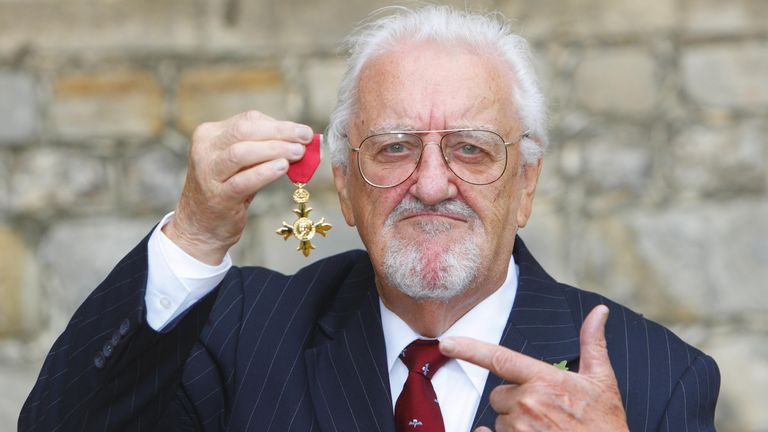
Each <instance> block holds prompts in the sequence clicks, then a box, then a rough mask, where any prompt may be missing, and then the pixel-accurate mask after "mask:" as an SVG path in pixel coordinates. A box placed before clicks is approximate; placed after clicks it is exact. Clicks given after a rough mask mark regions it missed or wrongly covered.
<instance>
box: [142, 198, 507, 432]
mask: <svg viewBox="0 0 768 432" xmlns="http://www.w3.org/2000/svg"><path fill="white" fill-rule="evenodd" d="M171 217H173V213H169V214H167V215H166V216H165V217H164V218H163V219H162V221H161V222H160V224H158V226H157V227H156V228H155V230H154V231H153V232H152V235H151V236H150V238H149V244H148V246H147V254H148V260H149V263H148V264H149V275H148V278H147V290H146V294H145V298H144V301H145V303H146V307H147V322H148V323H149V325H150V327H152V328H153V329H155V330H156V331H164V330H167V329H170V328H171V327H172V323H173V322H174V320H175V319H176V318H178V317H179V316H180V315H182V314H183V313H184V311H186V310H187V309H188V308H189V307H190V306H192V305H193V304H195V302H197V301H198V300H200V299H201V298H203V297H204V296H205V295H206V294H208V293H209V292H211V291H212V290H213V289H214V288H215V287H216V285H218V284H219V283H220V282H221V281H222V280H223V279H224V276H225V274H226V273H227V271H228V270H229V268H230V267H231V266H232V260H231V259H230V256H229V254H227V255H226V256H225V257H224V261H223V262H222V263H221V264H219V265H217V266H211V265H208V264H205V263H203V262H200V261H198V260H197V259H195V258H193V257H191V256H189V255H188V254H187V253H186V252H184V251H183V250H182V249H181V248H180V247H178V246H177V245H176V244H175V243H173V242H172V241H171V240H170V239H169V238H168V237H167V236H166V235H165V234H164V233H163V232H162V230H161V228H162V227H163V226H164V225H165V224H166V223H168V222H169V221H170V219H171ZM517 273H518V270H517V266H516V265H515V262H514V258H513V259H512V260H511V262H510V263H509V267H508V270H507V278H506V280H505V281H504V283H503V284H502V285H501V287H500V288H499V289H498V290H496V292H494V293H493V294H491V295H490V296H488V297H487V298H486V299H485V300H483V301H482V302H480V303H479V304H478V305H477V306H475V307H474V308H472V309H471V310H470V311H469V312H467V313H466V314H465V315H464V316H463V317H461V318H460V319H459V320H458V321H456V322H455V323H454V324H453V325H452V326H451V327H450V328H449V329H448V330H446V331H445V333H443V334H442V335H440V338H442V337H445V336H469V337H473V338H475V339H479V340H482V341H485V342H488V343H492V344H498V343H499V341H500V340H501V335H502V332H503V331H504V326H505V325H506V322H507V317H508V316H509V313H510V311H511V310H512V304H513V303H514V301H515V293H516V292H517ZM379 307H380V309H381V324H382V328H383V332H384V343H385V344H386V349H387V365H388V366H389V385H390V390H391V393H392V406H393V407H394V406H395V403H396V402H397V398H398V396H399V395H400V392H401V391H402V389H403V385H404V384H405V379H406V378H407V376H408V369H407V368H406V367H405V365H404V364H403V362H402V361H401V360H400V359H399V357H398V356H399V354H400V351H402V350H403V348H405V347H406V346H407V345H408V344H409V343H411V342H412V341H413V340H414V339H428V338H425V337H422V336H420V335H419V334H417V333H416V332H414V331H413V330H412V329H411V328H410V327H409V326H408V324H406V323H405V321H403V320H402V319H400V317H398V316H397V315H395V314H394V313H393V312H392V311H390V310H389V309H387V307H386V306H384V303H383V302H381V301H379ZM169 324H171V325H169ZM438 339H439V338H438ZM487 377H488V371H487V370H485V369H483V368H481V367H479V366H476V365H473V364H471V363H467V362H465V361H462V360H450V361H448V362H447V363H446V364H445V365H444V366H443V367H442V368H440V369H439V370H438V371H437V372H436V373H435V375H434V376H433V377H432V385H433V387H434V389H435V393H436V394H437V399H438V401H439V402H440V408H441V412H442V414H443V422H444V423H445V430H446V432H466V431H468V430H470V428H471V426H472V420H473V419H474V417H475V411H477V407H478V404H479V403H480V396H481V395H482V392H483V388H484V387H485V381H486V378H487Z"/></svg>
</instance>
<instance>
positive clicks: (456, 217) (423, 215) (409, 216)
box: [398, 212, 467, 222]
mask: <svg viewBox="0 0 768 432" xmlns="http://www.w3.org/2000/svg"><path fill="white" fill-rule="evenodd" d="M416 218H430V219H432V218H441V219H450V220H453V221H457V222H467V218H466V217H464V216H462V215H455V214H450V213H437V212H416V213H410V214H407V215H403V216H402V217H401V218H400V219H399V221H398V222H402V221H406V220H408V219H416Z"/></svg>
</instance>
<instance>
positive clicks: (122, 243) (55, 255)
mask: <svg viewBox="0 0 768 432" xmlns="http://www.w3.org/2000/svg"><path fill="white" fill-rule="evenodd" d="M159 220H160V218H159V217H158V218H156V219H155V218H144V219H127V218H109V217H105V218H97V217H93V218H83V219H78V220H72V221H66V222H61V223H57V224H55V225H53V226H52V227H51V228H50V230H49V231H48V232H47V233H46V235H45V236H44V237H43V238H42V240H41V242H40V246H39V249H38V253H37V255H38V257H39V260H40V263H41V265H42V266H43V268H45V269H46V277H47V278H49V280H50V281H52V283H51V285H52V286H51V288H50V291H51V292H50V298H49V303H48V304H49V307H51V308H54V309H56V310H55V311H53V313H54V314H57V315H63V316H70V315H72V314H73V313H74V311H75V308H77V306H78V305H80V303H82V301H83V300H84V299H85V297H86V296H88V294H89V293H90V292H91V291H93V290H94V289H95V288H96V286H97V285H98V284H99V282H101V281H102V280H103V279H104V278H105V277H106V276H107V274H108V273H109V271H110V270H111V269H112V268H113V267H114V266H115V265H116V264H117V262H118V261H119V260H120V259H121V258H122V257H123V256H124V255H125V254H127V253H128V252H129V251H130V250H131V249H132V248H133V247H134V246H135V245H136V244H137V243H138V242H139V241H140V240H141V239H142V238H143V237H144V236H145V235H147V234H148V233H149V232H150V230H151V229H152V227H153V226H154V224H156V223H157V222H159Z"/></svg>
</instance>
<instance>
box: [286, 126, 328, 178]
mask: <svg viewBox="0 0 768 432" xmlns="http://www.w3.org/2000/svg"><path fill="white" fill-rule="evenodd" d="M322 142H323V135H321V134H315V135H314V136H313V137H312V141H311V142H310V143H309V144H307V148H306V150H305V151H304V157H303V158H301V159H300V160H298V161H296V162H294V163H292V164H291V165H290V166H289V167H288V178H289V179H291V181H292V182H294V183H305V184H306V183H309V180H310V179H311V178H312V175H313V174H315V170H317V167H318V166H319V165H320V144H321V143H322Z"/></svg>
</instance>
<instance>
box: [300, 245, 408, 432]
mask: <svg viewBox="0 0 768 432" xmlns="http://www.w3.org/2000/svg"><path fill="white" fill-rule="evenodd" d="M361 261H365V263H361V264H360V265H359V266H358V267H356V268H355V270H353V272H352V273H350V276H349V278H348V279H347V281H345V283H344V284H343V285H342V287H341V288H340V290H339V293H338V295H337V299H336V302H335V304H334V305H332V306H331V307H330V308H329V310H328V311H327V312H326V314H325V315H324V316H323V317H321V318H320V320H319V321H318V323H319V326H320V329H321V332H322V333H323V335H324V336H322V337H320V338H319V339H321V340H319V341H317V343H316V348H313V349H310V350H308V351H307V352H306V354H305V356H304V360H305V365H306V367H307V372H308V378H309V385H310V394H311V396H312V403H313V405H314V407H315V413H316V415H317V419H318V421H319V423H320V429H321V430H322V431H345V432H346V431H365V432H370V431H378V432H393V431H394V423H393V417H392V402H391V400H392V399H391V396H390V389H389V373H388V370H387V364H386V348H385V346H384V335H383V333H382V329H381V316H380V310H379V300H378V294H377V293H376V288H375V284H374V274H373V270H372V268H371V266H370V262H369V261H368V260H367V257H366V259H365V260H361Z"/></svg>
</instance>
